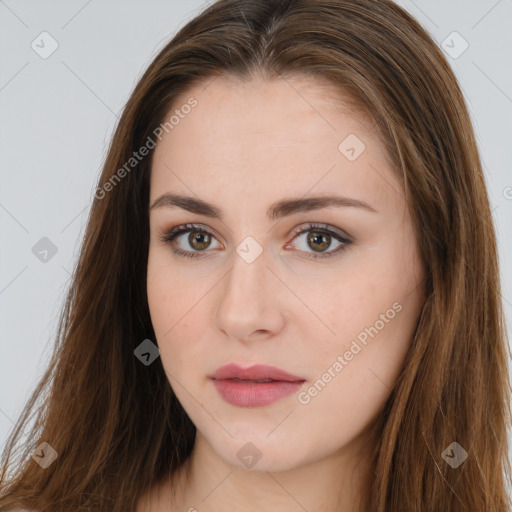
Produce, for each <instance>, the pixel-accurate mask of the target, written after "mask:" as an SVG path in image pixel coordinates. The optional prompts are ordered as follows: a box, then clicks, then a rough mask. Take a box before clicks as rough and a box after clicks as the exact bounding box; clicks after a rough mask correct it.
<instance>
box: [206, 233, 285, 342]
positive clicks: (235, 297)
mask: <svg viewBox="0 0 512 512" xmlns="http://www.w3.org/2000/svg"><path fill="white" fill-rule="evenodd" d="M256 249H257V247H256V246H255V245H254V244H253V245H251V241H248V243H245V242H242V243H241V244H240V245H239V246H238V248H237V252H236V253H235V254H233V266H232V269H231V271H230V272H229V273H228V275H227V276H226V279H225V283H224V288H223V289H222V291H221V295H220V298H219V304H218V308H217V318H216V322H217V327H218V328H219V329H221V330H223V331H224V332H225V333H226V334H228V335H229V336H232V337H234V338H238V339H244V338H247V337H248V336H250V334H251V333H252V332H253V331H261V330H265V331H274V330H276V329H278V328H279V321H280V320H279V317H280V311H279V307H278V304H277V301H276V297H277V296H276V294H275V293H274V292H273V291H272V283H271V281H273V280H275V276H273V275H272V272H270V271H269V270H268V269H267V265H268V263H269V261H268V257H267V256H268V254H267V251H265V250H263V251H262V252H261V248H260V254H259V255H258V256H257V257H256V258H255V259H253V260H252V257H254V255H255V253H254V252H252V251H255V250H256Z"/></svg>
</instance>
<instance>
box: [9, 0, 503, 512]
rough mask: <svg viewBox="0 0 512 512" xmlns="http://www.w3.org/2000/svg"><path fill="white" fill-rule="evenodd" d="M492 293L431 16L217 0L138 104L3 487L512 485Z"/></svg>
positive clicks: (63, 501)
mask: <svg viewBox="0 0 512 512" xmlns="http://www.w3.org/2000/svg"><path fill="white" fill-rule="evenodd" d="M499 293H500V284H499V273H498V265H497V254H496V240H495V234H494V229H493V224H492V217H491V213H490V209H489V201H488V197H487V193H486V189H485V183H484V178H483V173H482V168H481V163H480V158H479V155H478V151H477V146H476V143H475V138H474V134H473V129H472V126H471V122H470V118H469V115H468V112H467V108H466V105H465V102H464V98H463V96H462V94H461V91H460V88H459V86H458V84H457V81H456V79H455V77H454V75H453V72H452V71H451V69H450V67H449V66H448V64H447V62H446V60H445V59H444V57H443V55H442V53H441V52H440V50H439V49H438V47H437V46H436V44H435V43H434V42H433V41H432V39H431V38H430V37H429V36H428V34H427V33H426V32H425V31H424V30H423V29H422V28H421V27H420V26H419V25H418V23H417V22H416V21H415V20H413V19H412V18H411V16H409V15H408V14H407V13H406V12H405V11H403V10H402V9H400V8H399V7H397V6H396V5H395V4H393V3H392V2H390V1H387V0H386V1H383V0H343V1H339V0H336V1H335V0H294V1H292V0H286V1H285V0H281V1H268V2H259V1H251V0H220V1H218V2H216V3H214V4H213V5H212V6H210V7H209V8H208V9H206V10H205V11H204V12H203V13H202V14H200V15H199V16H197V17H196V18H195V19H193V20H192V21H190V22H189V23H188V24H187V25H186V26H185V27H184V28H183V29H182V30H180V32H179V33H178V34H177V35H176V36H175V37H174V38H173V40H172V41H171V42H170V43H169V44H168V45H167V46H166V47H165V48H164V49H163V50H162V51H161V52H160V53H159V55H158V56H157V57H156V58H155V59H154V61H153V62H152V63H151V65H150V66H149V68H148V69H147V71H146V73H145V74H144V76H143V77H142V78H141V80H140V82H139V83H138V85H137V86H136V88H135V91H134V93H133V94H132V96H131V98H130V100H129V102H128V104H127V105H126V108H125V110H124V113H123V116H122V118H121V120H120V123H119V126H118V127H117V130H116V133H115V135H114V138H113V141H112V144H111V147H110V150H109V153H108V156H107V159H106V162H105V166H104V169H103V173H102V175H101V177H100V182H99V185H98V188H97V190H96V194H95V200H94V203H93V205H92V210H91V215H90V219H89V223H88V227H87V232H86V235H85V238H84V242H83V247H82V251H81V253H80V257H79V261H78V264H77V267H76V269H75V274H74V281H73V285H72V287H71V289H70V292H69V296H68V299H67V303H66V307H65V310H64V312H63V316H62V322H61V325H60V329H59V336H58V340H57V344H56V349H55V355H54V358H53V360H52V362H51V365H50V367H49V368H48V371H47V373H46V375H45V376H44V378H43V380H42V381H41V383H40V385H39V386H38V388H37V389H36V391H35V393H34V395H33V397H32V398H31V400H30V401H29V403H28V404H27V407H26V409H25V412H24V414H23V415H22V417H21V418H20V422H19V425H18V427H17V429H16V431H15V432H13V436H12V438H11V440H10V441H11V442H10V446H9V448H13V447H14V445H15V442H16V441H17V440H19V434H20V432H21V429H22V425H23V424H24V423H25V422H26V420H27V419H28V415H29V413H30V412H31V411H32V410H33V409H34V408H35V405H36V400H37V399H38V398H39V397H43V393H45V392H46V393H47V394H46V395H44V397H45V402H44V404H43V405H41V406H40V407H39V408H38V409H36V410H37V412H38V414H39V415H38V421H37V422H36V425H35V427H34V433H33V436H32V439H33V440H34V442H31V443H27V444H25V446H24V447H25V452H24V453H22V457H23V459H22V462H19V463H18V464H17V466H16V470H17V471H16V472H15V473H14V475H12V476H11V477H10V480H9V481H7V480H6V478H5V474H6V470H7V468H8V462H9V460H8V458H7V456H8V455H9V453H6V457H5V461H4V474H3V476H2V493H1V494H2V498H0V506H1V507H2V510H12V509H13V508H15V507H23V508H25V509H31V510H38V511H40V512H46V511H55V510H91V511H92V510H95V511H103V510H105V511H107V510H108V511H127V510H134V511H137V512H146V511H147V512H153V511H163V510H166V511H175V510H189V511H191V510H199V511H218V510H224V509H229V510H244V511H255V510H279V511H281V512H283V511H284V512H286V511H291V510H309V511H316V510H333V511H334V510H340V511H341V510H343V511H345V510H346V511H348V510H350V511H377V512H391V511H393V512H395V511H405V510H407V511H408V512H412V511H415V512H420V511H422V512H425V511H434V510H435V511H439V512H445V511H446V512H448V511H451V512H457V511H484V510H485V511H486V512H498V511H499V512H504V511H505V510H509V508H508V507H509V506H510V502H509V501H508V499H507V496H506V492H505V484H506V482H505V477H509V476H510V467H509V465H508V459H507V444H506V442H507V437H506V434H507V430H506V429H507V426H508V425H509V422H510V409H509V400H510V394H509V393H510V390H509V387H508V380H507V365H506V361H507V341H506V337H505V330H504V327H503V323H504V322H503V316H502V310H501V302H500V295H499ZM28 444H30V446H28Z"/></svg>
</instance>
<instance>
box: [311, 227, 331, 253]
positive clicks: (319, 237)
mask: <svg viewBox="0 0 512 512" xmlns="http://www.w3.org/2000/svg"><path fill="white" fill-rule="evenodd" d="M308 245H309V247H311V249H313V250H314V251H316V252H323V251H325V250H326V249H328V248H329V246H330V245H331V235H328V234H326V233H320V232H318V231H310V235H309V236H308Z"/></svg>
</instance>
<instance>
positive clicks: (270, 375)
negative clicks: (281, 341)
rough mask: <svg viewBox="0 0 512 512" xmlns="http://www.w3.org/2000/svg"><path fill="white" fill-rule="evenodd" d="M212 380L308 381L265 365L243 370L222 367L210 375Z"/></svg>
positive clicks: (231, 365) (230, 365)
mask: <svg viewBox="0 0 512 512" xmlns="http://www.w3.org/2000/svg"><path fill="white" fill-rule="evenodd" d="M210 378H212V379H219V380H220V379H243V380H261V379H272V380H279V381H284V382H297V381H302V382H303V381H305V380H306V379H304V378H302V377H299V376H298V375H292V374H291V373H288V372H285V371H284V370H281V369H280V368H276V367H275V366H267V365H265V364H256V365H254V366H251V367H249V368H242V367H241V366H239V365H237V364H234V363H231V364H227V365H225V366H221V367H220V368H218V369H217V371H216V372H215V373H214V374H213V375H210Z"/></svg>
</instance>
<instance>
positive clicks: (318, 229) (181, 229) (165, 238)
mask: <svg viewBox="0 0 512 512" xmlns="http://www.w3.org/2000/svg"><path fill="white" fill-rule="evenodd" d="M190 231H197V232H199V233H206V234H208V235H210V236H212V237H215V235H214V234H213V233H212V232H211V231H209V230H207V229H205V228H203V227H202V226H200V225H197V224H182V225H180V226H177V227H175V228H173V229H171V230H170V231H169V232H168V233H165V234H164V235H162V236H161V238H160V239H161V241H162V242H163V243H166V244H169V245H172V242H173V241H174V240H175V239H176V238H177V237H178V236H179V235H182V234H184V233H189V232H190ZM310 231H314V232H315V233H321V234H327V235H330V236H332V237H333V238H334V239H336V240H337V241H338V242H341V243H342V244H343V245H340V246H339V247H338V248H337V249H335V250H334V251H331V252H325V253H318V254H314V253H307V254H309V256H304V255H302V256H301V257H302V258H306V259H310V260H319V259H326V258H331V257H333V256H335V255H337V254H338V253H340V252H342V251H344V250H345V249H346V248H347V247H348V246H350V245H352V241H351V240H349V239H348V238H346V237H343V236H341V235H340V234H339V233H337V232H336V231H333V230H332V229H330V228H329V226H327V225H326V224H314V223H309V224H307V225H306V227H305V228H304V225H301V226H300V227H299V228H297V229H296V230H294V232H293V234H294V238H296V237H297V236H299V235H302V234H304V233H308V232H310ZM172 251H173V253H174V254H176V255H177V256H183V257H186V258H202V257H204V256H203V255H200V254H201V252H206V251H182V250H181V249H176V248H172Z"/></svg>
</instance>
